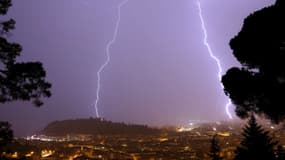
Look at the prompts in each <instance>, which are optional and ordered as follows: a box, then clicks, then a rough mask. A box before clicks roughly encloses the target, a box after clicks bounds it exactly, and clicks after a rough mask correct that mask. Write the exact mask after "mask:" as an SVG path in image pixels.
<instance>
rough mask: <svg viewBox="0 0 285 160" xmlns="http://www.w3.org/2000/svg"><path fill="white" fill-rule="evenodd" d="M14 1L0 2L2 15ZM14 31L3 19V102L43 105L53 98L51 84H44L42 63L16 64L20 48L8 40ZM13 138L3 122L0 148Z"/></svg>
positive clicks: (0, 45)
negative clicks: (46, 100) (10, 33)
mask: <svg viewBox="0 0 285 160" xmlns="http://www.w3.org/2000/svg"><path fill="white" fill-rule="evenodd" d="M11 6H12V2H11V0H0V16H4V15H6V14H7V12H8V9H9V8H10V7H11ZM14 28H15V21H14V20H13V19H10V20H2V17H1V19H0V103H5V102H10V101H15V100H23V101H30V100H31V101H33V103H34V105H35V106H41V105H42V104H43V102H42V100H41V98H43V97H50V96H51V92H50V88H51V84H50V83H48V82H46V81H45V77H46V73H45V70H44V68H43V66H42V64H41V63H40V62H17V61H16V58H17V57H18V56H20V53H21V51H22V47H21V45H19V44H17V43H12V42H9V41H8V40H7V37H8V36H9V32H10V31H11V30H13V29H14ZM12 139H13V132H12V130H11V128H10V124H9V123H8V122H0V147H1V146H3V145H5V144H7V143H8V142H10V141H11V140H12Z"/></svg>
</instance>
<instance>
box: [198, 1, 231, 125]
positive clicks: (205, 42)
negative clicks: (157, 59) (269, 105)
mask: <svg viewBox="0 0 285 160" xmlns="http://www.w3.org/2000/svg"><path fill="white" fill-rule="evenodd" d="M197 6H198V9H199V17H200V21H201V27H202V30H203V32H204V40H203V42H204V45H205V46H206V47H207V50H208V52H209V55H210V57H211V58H212V59H214V60H215V62H216V63H217V66H218V78H219V80H220V81H221V80H222V72H223V69H222V66H221V62H220V60H219V59H218V58H217V57H216V56H215V55H214V54H213V51H212V48H211V46H210V44H209V43H208V33H207V28H206V26H205V21H204V18H203V14H202V8H201V3H200V2H199V1H197ZM220 84H221V87H222V89H224V86H223V84H222V83H220ZM231 105H232V102H231V100H230V99H229V101H228V103H227V104H226V106H225V109H226V113H227V115H228V117H229V118H230V119H232V118H233V117H232V115H231V113H230V111H229V108H230V106H231Z"/></svg>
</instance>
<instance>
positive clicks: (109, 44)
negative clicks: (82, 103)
mask: <svg viewBox="0 0 285 160" xmlns="http://www.w3.org/2000/svg"><path fill="white" fill-rule="evenodd" d="M128 1H129V0H124V1H122V2H121V3H119V5H118V6H117V14H118V18H117V21H116V25H115V30H114V33H113V37H112V39H111V40H110V41H109V42H108V44H107V46H106V57H107V58H106V61H105V62H104V63H103V64H102V65H101V66H100V68H99V70H98V71H97V89H96V99H95V103H94V108H95V113H96V117H97V118H99V117H100V114H99V110H98V102H99V100H100V89H101V73H102V72H103V70H104V69H105V68H106V66H108V64H109V62H110V59H111V56H110V49H111V47H112V45H113V44H114V43H115V42H116V40H117V36H118V32H119V26H120V22H121V8H122V7H123V6H124V5H125V4H126V3H127V2H128Z"/></svg>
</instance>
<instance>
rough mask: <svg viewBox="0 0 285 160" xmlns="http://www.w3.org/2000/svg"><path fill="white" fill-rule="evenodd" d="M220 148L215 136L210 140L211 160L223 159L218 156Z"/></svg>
mask: <svg viewBox="0 0 285 160" xmlns="http://www.w3.org/2000/svg"><path fill="white" fill-rule="evenodd" d="M220 152H221V148H220V144H219V141H218V139H217V135H214V136H213V138H212V140H211V149H210V153H209V156H210V158H211V159H212V160H222V159H223V158H222V157H221V156H220Z"/></svg>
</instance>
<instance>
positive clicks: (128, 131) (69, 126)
mask: <svg viewBox="0 0 285 160" xmlns="http://www.w3.org/2000/svg"><path fill="white" fill-rule="evenodd" d="M161 132H162V130H160V129H156V128H150V127H148V126H146V125H137V124H125V123H118V122H111V121H107V120H103V119H99V118H89V119H73V120H62V121H54V122H51V123H49V124H48V125H47V126H46V127H45V128H44V129H43V130H42V131H40V133H41V134H45V135H49V136H64V135H67V134H91V135H98V134H99V135H150V134H159V133H161Z"/></svg>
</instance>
